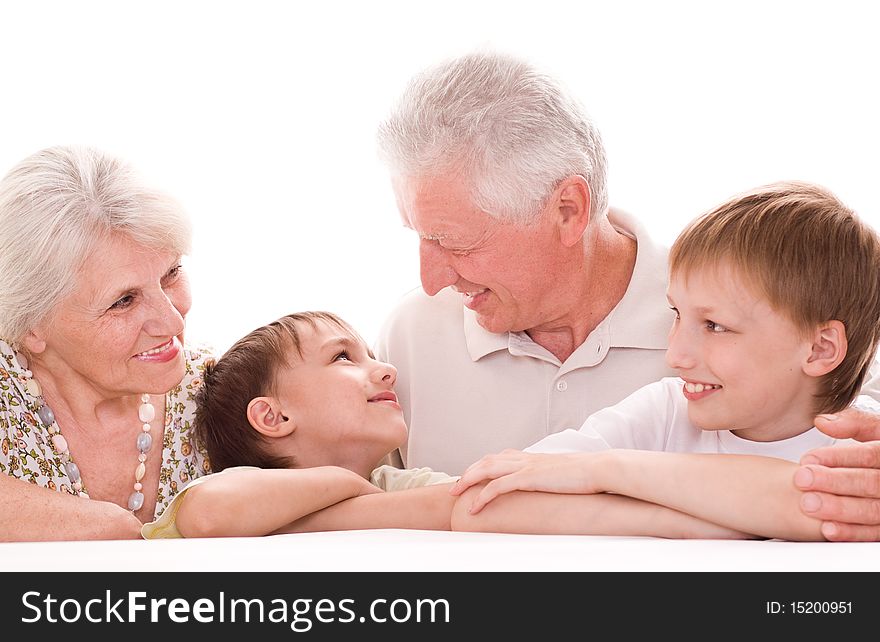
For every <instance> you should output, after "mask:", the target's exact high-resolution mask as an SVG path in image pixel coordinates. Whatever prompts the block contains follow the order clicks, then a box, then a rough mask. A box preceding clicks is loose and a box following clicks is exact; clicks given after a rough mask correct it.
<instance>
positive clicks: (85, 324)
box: [25, 235, 192, 397]
mask: <svg viewBox="0 0 880 642" xmlns="http://www.w3.org/2000/svg"><path fill="white" fill-rule="evenodd" d="M180 259H181V257H180V256H177V255H174V254H171V253H168V252H161V251H159V252H157V251H154V250H151V249H148V248H145V247H143V246H140V245H137V244H136V243H134V242H133V241H131V240H130V239H128V238H126V237H124V236H120V235H114V236H111V237H110V238H109V239H108V240H106V241H104V242H103V243H102V244H101V245H99V246H98V248H97V250H96V251H95V252H94V253H93V254H92V255H91V256H90V257H89V258H88V259H87V260H86V262H85V264H84V266H83V268H82V270H81V271H80V273H79V275H78V279H77V285H76V288H75V289H74V291H73V293H72V294H71V295H70V296H69V297H68V298H67V299H65V300H64V301H62V303H61V305H59V306H58V308H56V310H55V313H54V314H53V315H51V318H50V319H49V320H48V321H47V322H46V323H45V324H42V325H41V326H40V327H38V328H37V329H35V330H34V331H33V332H31V333H30V334H29V335H28V337H27V338H26V339H25V345H26V346H27V347H28V349H29V350H30V352H31V353H32V354H33V355H34V359H35V360H36V362H37V363H39V364H40V365H41V366H43V367H45V368H47V369H48V370H49V371H50V372H51V373H52V375H53V377H54V378H56V379H61V378H64V380H65V382H70V383H73V382H76V381H78V382H80V383H82V384H83V385H85V386H89V387H91V388H93V389H94V390H96V391H97V393H98V394H99V395H101V396H104V397H113V396H120V395H124V394H138V393H143V392H149V393H153V394H163V393H165V392H167V391H168V390H170V389H171V388H173V387H174V386H176V385H177V384H179V383H180V381H181V379H182V378H183V375H184V368H185V363H184V356H183V350H182V346H183V331H184V319H185V317H186V314H187V312H189V309H190V306H191V304H192V298H191V296H190V289H189V283H188V281H187V279H186V275H185V274H184V273H183V272H182V269H181V266H180Z"/></svg>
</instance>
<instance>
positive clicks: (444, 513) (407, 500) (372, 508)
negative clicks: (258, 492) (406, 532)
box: [278, 484, 456, 533]
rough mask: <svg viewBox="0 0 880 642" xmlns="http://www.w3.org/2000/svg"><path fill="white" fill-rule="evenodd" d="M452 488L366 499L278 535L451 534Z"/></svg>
mask: <svg viewBox="0 0 880 642" xmlns="http://www.w3.org/2000/svg"><path fill="white" fill-rule="evenodd" d="M450 486H451V484H436V485H434V486H424V487H422V488H411V489H408V490H395V491H391V492H387V493H377V494H375V495H364V496H362V497H355V498H353V499H347V500H345V501H342V502H339V503H338V504H334V505H333V506H330V507H329V508H325V509H324V510H320V511H317V512H315V513H312V514H310V515H307V516H306V517H304V518H302V519H300V520H297V521H296V522H293V523H292V524H288V525H287V526H285V527H284V528H282V529H280V530H279V531H278V532H281V533H304V532H311V531H340V530H360V529H370V528H415V529H420V530H449V520H450V516H451V513H452V506H453V504H454V503H455V499H456V498H455V497H453V496H451V495H450V494H449V488H450Z"/></svg>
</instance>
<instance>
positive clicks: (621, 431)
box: [525, 377, 880, 462]
mask: <svg viewBox="0 0 880 642" xmlns="http://www.w3.org/2000/svg"><path fill="white" fill-rule="evenodd" d="M681 387H682V380H681V379H678V378H676V377H666V378H664V379H661V380H660V381H657V382H654V383H652V384H650V385H647V386H645V387H644V388H641V389H639V390H637V391H636V392H634V393H633V394H631V395H630V396H629V397H627V398H626V399H624V400H623V401H621V402H620V403H619V404H617V405H615V406H612V407H610V408H605V409H604V410H600V411H599V412H597V413H595V414H593V415H591V416H590V417H589V418H588V419H587V420H586V421H585V422H584V424H583V425H582V426H581V427H580V428H579V429H577V430H573V429H569V430H563V431H562V432H559V433H556V434H555V435H550V436H549V437H546V438H544V439H542V440H541V441H539V442H537V443H536V444H533V445H532V446H529V447H528V448H526V449H525V450H526V451H528V452H535V453H567V452H584V451H599V450H608V449H610V448H628V449H636V450H652V451H662V452H678V453H725V454H732V455H763V456H765V457H777V458H779V459H787V460H789V461H795V462H796V461H798V460H799V459H800V458H801V455H803V454H804V453H806V452H807V451H808V450H812V449H813V448H819V447H823V446H834V445H837V444H841V443H853V441H852V440H851V439H845V440H838V439H834V438H833V437H829V436H828V435H826V434H825V433H823V432H821V431H820V430H818V429H817V428H810V429H809V430H806V431H805V432H803V433H801V434H800V435H797V436H795V437H791V438H789V439H782V440H780V441H749V440H748V439H742V438H740V437H737V436H736V435H734V434H733V433H732V432H730V431H729V430H702V429H700V428H698V427H697V426H695V425H694V424H692V423H691V422H690V420H689V419H688V412H687V404H688V402H687V399H685V397H684V394H682V391H681ZM858 405H860V406H861V407H866V408H868V409H876V408H878V407H880V406H878V404H876V402H874V401H873V400H872V399H870V398H869V397H860V398H859V403H858Z"/></svg>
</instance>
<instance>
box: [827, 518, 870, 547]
mask: <svg viewBox="0 0 880 642" xmlns="http://www.w3.org/2000/svg"><path fill="white" fill-rule="evenodd" d="M822 535H823V537H825V539H827V540H828V541H829V542H878V541H880V526H864V525H862V524H843V523H839V522H823V523H822Z"/></svg>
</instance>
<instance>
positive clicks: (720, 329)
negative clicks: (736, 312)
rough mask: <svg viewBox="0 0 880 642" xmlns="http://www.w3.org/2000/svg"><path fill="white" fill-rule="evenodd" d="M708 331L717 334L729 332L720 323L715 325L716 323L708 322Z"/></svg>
mask: <svg viewBox="0 0 880 642" xmlns="http://www.w3.org/2000/svg"><path fill="white" fill-rule="evenodd" d="M706 329H707V330H708V331H709V332H715V333H720V332H727V328H725V327H724V326H723V325H721V324H720V323H715V322H714V321H706Z"/></svg>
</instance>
